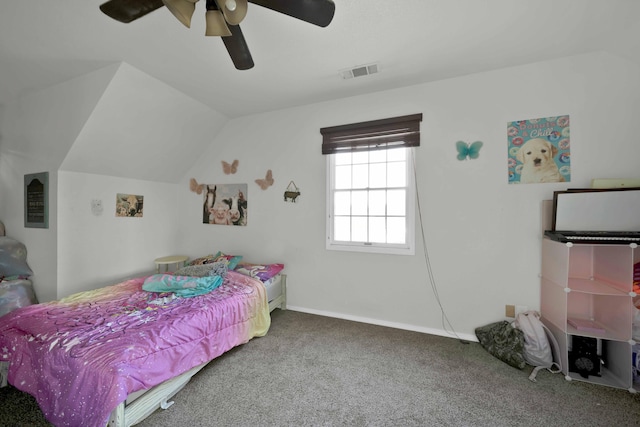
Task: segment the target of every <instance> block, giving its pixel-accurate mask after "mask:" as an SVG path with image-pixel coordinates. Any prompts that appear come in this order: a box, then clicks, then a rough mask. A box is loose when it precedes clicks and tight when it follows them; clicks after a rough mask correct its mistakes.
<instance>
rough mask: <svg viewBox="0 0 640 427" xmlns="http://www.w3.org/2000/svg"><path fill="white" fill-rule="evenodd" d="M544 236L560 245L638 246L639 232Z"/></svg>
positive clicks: (545, 233)
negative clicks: (636, 244) (600, 244)
mask: <svg viewBox="0 0 640 427" xmlns="http://www.w3.org/2000/svg"><path fill="white" fill-rule="evenodd" d="M544 235H545V236H547V237H549V238H550V239H552V240H555V241H558V242H562V243H591V244H593V243H602V244H611V245H627V244H629V243H639V244H640V231H553V230H547V231H545V232H544Z"/></svg>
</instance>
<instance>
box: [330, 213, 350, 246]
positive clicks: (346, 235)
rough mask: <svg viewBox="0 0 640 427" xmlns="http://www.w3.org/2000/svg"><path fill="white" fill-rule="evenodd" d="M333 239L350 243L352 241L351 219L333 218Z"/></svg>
mask: <svg viewBox="0 0 640 427" xmlns="http://www.w3.org/2000/svg"><path fill="white" fill-rule="evenodd" d="M333 238H334V239H335V240H341V241H343V242H348V241H350V240H351V218H350V217H348V216H336V217H334V218H333Z"/></svg>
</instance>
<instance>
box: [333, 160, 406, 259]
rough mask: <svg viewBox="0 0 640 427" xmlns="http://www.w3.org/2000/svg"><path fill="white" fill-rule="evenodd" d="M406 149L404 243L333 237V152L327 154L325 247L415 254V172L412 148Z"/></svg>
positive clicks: (353, 250)
mask: <svg viewBox="0 0 640 427" xmlns="http://www.w3.org/2000/svg"><path fill="white" fill-rule="evenodd" d="M403 149H404V150H406V165H407V167H406V174H407V176H406V187H404V188H405V189H406V197H405V203H406V206H405V212H406V217H405V231H406V236H405V243H404V244H391V243H374V242H347V241H337V240H335V239H334V230H333V228H334V221H333V212H334V206H333V203H334V193H335V191H336V189H335V183H334V175H335V157H336V155H335V154H329V155H327V160H326V162H327V173H326V177H327V195H326V196H327V200H326V249H327V250H336V251H352V252H367V253H381V254H393V255H415V209H416V208H415V194H416V186H415V174H414V148H412V147H405V148H403Z"/></svg>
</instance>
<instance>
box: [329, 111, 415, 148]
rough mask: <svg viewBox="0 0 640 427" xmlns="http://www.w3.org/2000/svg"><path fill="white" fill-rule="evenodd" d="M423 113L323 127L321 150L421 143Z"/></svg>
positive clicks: (391, 146)
mask: <svg viewBox="0 0 640 427" xmlns="http://www.w3.org/2000/svg"><path fill="white" fill-rule="evenodd" d="M421 121H422V114H412V115H409V116H400V117H392V118H388V119H381V120H372V121H368V122H361V123H352V124H348V125H341V126H332V127H325V128H321V129H320V133H321V134H322V154H335V153H344V152H350V151H351V152H353V151H372V150H387V149H390V148H397V147H418V146H420V122H421Z"/></svg>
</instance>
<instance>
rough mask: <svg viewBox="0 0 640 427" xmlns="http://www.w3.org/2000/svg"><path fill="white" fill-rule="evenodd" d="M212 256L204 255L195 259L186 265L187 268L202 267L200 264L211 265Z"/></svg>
mask: <svg viewBox="0 0 640 427" xmlns="http://www.w3.org/2000/svg"><path fill="white" fill-rule="evenodd" d="M213 258H214V257H213V254H211V255H206V256H203V257H200V258H196V259H194V260H193V261H191V262H189V263H188V264H187V266H189V265H202V264H211V263H212V262H213Z"/></svg>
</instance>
